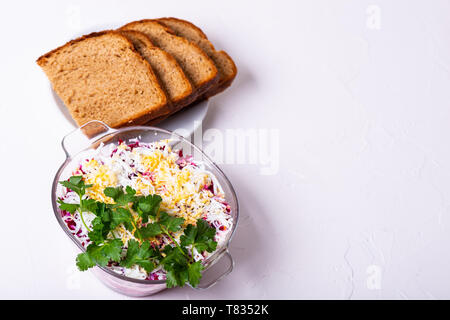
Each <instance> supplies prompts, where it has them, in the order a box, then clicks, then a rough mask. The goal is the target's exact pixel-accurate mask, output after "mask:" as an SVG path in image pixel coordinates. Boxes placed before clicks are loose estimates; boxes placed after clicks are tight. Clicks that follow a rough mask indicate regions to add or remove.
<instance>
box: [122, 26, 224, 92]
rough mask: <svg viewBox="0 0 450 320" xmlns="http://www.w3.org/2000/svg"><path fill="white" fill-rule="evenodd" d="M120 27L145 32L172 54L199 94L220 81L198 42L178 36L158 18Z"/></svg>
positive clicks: (155, 43)
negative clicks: (159, 21)
mask: <svg viewBox="0 0 450 320" xmlns="http://www.w3.org/2000/svg"><path fill="white" fill-rule="evenodd" d="M120 29H121V30H135V31H140V32H143V33H145V34H146V35H147V36H148V37H149V38H150V40H151V42H152V43H153V44H154V45H156V46H158V47H159V48H161V49H163V50H164V51H166V52H168V53H169V54H171V55H172V56H173V57H174V58H175V60H177V62H178V63H179V64H180V66H181V68H182V69H183V71H184V73H185V74H186V76H187V77H188V78H189V80H190V81H191V83H192V84H193V85H194V88H195V93H196V95H197V96H200V95H203V94H204V93H205V92H206V91H208V90H209V89H211V88H213V87H215V86H216V84H217V83H218V81H219V74H218V71H217V68H216V66H215V64H214V62H213V61H212V60H211V59H210V58H209V57H208V55H207V54H206V53H205V52H204V51H203V50H202V49H200V48H199V47H198V46H197V45H196V44H194V43H192V42H190V41H189V40H187V39H185V38H182V37H178V36H176V35H175V34H174V33H173V32H172V31H171V30H170V29H169V28H167V27H165V26H163V25H162V24H160V23H158V22H157V21H156V20H151V19H146V20H140V21H134V22H131V23H128V24H126V25H125V26H123V27H122V28H120Z"/></svg>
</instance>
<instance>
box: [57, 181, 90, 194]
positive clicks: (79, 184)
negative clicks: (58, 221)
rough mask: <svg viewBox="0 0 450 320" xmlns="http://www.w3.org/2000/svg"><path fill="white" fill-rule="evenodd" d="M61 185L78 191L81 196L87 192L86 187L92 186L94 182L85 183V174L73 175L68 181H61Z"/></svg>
mask: <svg viewBox="0 0 450 320" xmlns="http://www.w3.org/2000/svg"><path fill="white" fill-rule="evenodd" d="M59 183H60V184H61V185H63V186H64V187H66V188H67V189H70V190H72V191H74V192H75V193H77V194H78V195H79V196H80V198H81V197H82V196H83V195H84V194H85V192H86V189H87V188H90V187H92V184H85V183H84V181H83V176H72V177H70V178H69V180H68V181H60V182H59Z"/></svg>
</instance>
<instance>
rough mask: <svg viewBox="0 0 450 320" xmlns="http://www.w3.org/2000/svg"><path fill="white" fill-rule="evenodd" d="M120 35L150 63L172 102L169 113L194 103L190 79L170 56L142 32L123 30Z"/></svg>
mask: <svg viewBox="0 0 450 320" xmlns="http://www.w3.org/2000/svg"><path fill="white" fill-rule="evenodd" d="M120 33H121V34H123V35H124V36H125V37H127V38H128V40H130V41H131V42H132V43H133V45H134V47H135V49H136V50H137V51H138V52H139V53H140V54H141V55H142V57H144V58H145V60H147V61H148V63H150V65H151V67H152V69H153V71H154V72H155V74H156V76H157V77H158V79H159V80H160V83H161V85H162V87H163V89H165V91H166V94H167V98H169V100H170V108H169V105H168V108H167V109H168V111H169V112H171V111H172V110H173V109H181V108H183V107H184V106H186V105H188V104H190V103H192V102H193V101H194V99H195V95H194V92H193V89H192V86H191V83H190V82H189V79H188V78H187V77H186V75H185V74H184V72H183V70H182V69H181V67H180V65H179V64H178V62H177V61H176V60H175V59H174V58H173V57H172V56H171V55H170V54H168V53H167V52H165V51H164V50H162V49H160V48H158V47H156V46H154V45H153V44H152V42H151V41H150V39H149V38H148V36H146V35H145V34H144V33H142V32H139V31H134V30H121V31H120Z"/></svg>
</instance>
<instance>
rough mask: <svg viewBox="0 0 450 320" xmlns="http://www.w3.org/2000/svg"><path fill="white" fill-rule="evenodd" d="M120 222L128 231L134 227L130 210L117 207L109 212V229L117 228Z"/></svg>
mask: <svg viewBox="0 0 450 320" xmlns="http://www.w3.org/2000/svg"><path fill="white" fill-rule="evenodd" d="M121 223H123V225H124V226H125V228H126V229H127V230H128V231H132V230H133V228H134V226H133V216H132V215H131V212H130V210H128V209H125V208H120V207H119V208H117V209H116V210H114V212H113V213H112V214H111V229H115V228H117V226H118V225H119V224H121Z"/></svg>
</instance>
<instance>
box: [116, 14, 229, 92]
mask: <svg viewBox="0 0 450 320" xmlns="http://www.w3.org/2000/svg"><path fill="white" fill-rule="evenodd" d="M149 22H151V23H157V24H158V25H159V26H160V27H162V28H163V29H164V30H165V31H166V32H167V33H169V34H170V35H171V36H173V37H177V38H178V39H180V41H183V42H185V43H186V44H187V45H189V46H192V47H195V48H196V51H197V52H198V53H199V54H200V55H201V56H202V59H204V60H206V61H209V62H210V64H211V66H212V67H213V68H214V69H213V75H212V76H211V77H210V78H209V79H205V80H204V81H201V82H200V83H197V84H194V83H193V82H192V81H191V84H193V85H194V87H195V95H196V96H197V97H199V96H201V95H203V94H204V93H206V92H207V91H208V90H210V89H211V88H213V87H214V86H216V85H217V83H218V82H219V80H220V76H219V72H218V70H217V68H216V66H215V64H214V62H213V61H212V60H211V58H209V56H208V55H207V54H206V53H205V52H204V51H203V50H202V49H201V48H200V47H199V46H198V45H196V44H195V43H192V42H191V41H189V40H187V39H185V38H183V37H179V36H177V35H176V34H175V32H173V30H171V29H170V28H168V27H167V26H165V25H163V24H162V23H160V22H158V19H142V20H138V21H133V22H130V23H127V24H125V25H124V26H122V27H120V28H119V29H118V30H130V29H132V28H133V27H134V26H137V25H139V24H145V23H149Z"/></svg>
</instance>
